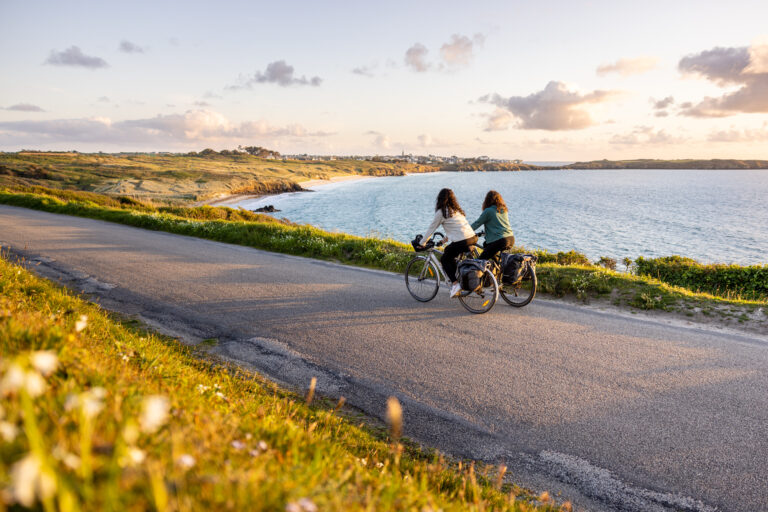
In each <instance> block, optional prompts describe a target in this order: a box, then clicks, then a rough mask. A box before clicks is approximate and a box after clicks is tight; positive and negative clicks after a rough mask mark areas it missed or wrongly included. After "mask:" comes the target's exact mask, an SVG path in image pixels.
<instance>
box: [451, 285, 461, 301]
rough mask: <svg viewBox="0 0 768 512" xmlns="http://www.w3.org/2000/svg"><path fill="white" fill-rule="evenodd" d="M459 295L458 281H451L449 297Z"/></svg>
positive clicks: (459, 286)
mask: <svg viewBox="0 0 768 512" xmlns="http://www.w3.org/2000/svg"><path fill="white" fill-rule="evenodd" d="M459 295H461V285H460V284H459V283H453V286H451V298H454V297H458V296H459Z"/></svg>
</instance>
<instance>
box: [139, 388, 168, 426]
mask: <svg viewBox="0 0 768 512" xmlns="http://www.w3.org/2000/svg"><path fill="white" fill-rule="evenodd" d="M168 407H169V404H168V399H167V398H166V397H164V396H161V395H152V396H148V397H146V398H144V401H143V402H142V406H141V416H139V425H140V426H141V431H142V432H144V433H145V434H154V433H155V432H157V430H158V429H159V428H160V427H162V426H163V425H164V424H165V422H166V420H167V419H168Z"/></svg>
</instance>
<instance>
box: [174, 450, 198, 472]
mask: <svg viewBox="0 0 768 512" xmlns="http://www.w3.org/2000/svg"><path fill="white" fill-rule="evenodd" d="M176 465H177V466H179V467H180V468H182V469H189V468H191V467H193V466H194V465H195V458H194V457H193V456H191V455H189V454H188V453H185V454H183V455H179V457H178V458H177V459H176Z"/></svg>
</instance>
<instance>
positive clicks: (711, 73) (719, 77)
mask: <svg viewBox="0 0 768 512" xmlns="http://www.w3.org/2000/svg"><path fill="white" fill-rule="evenodd" d="M767 59H768V45H766V44H765V43H762V42H758V43H755V44H753V45H752V46H751V47H738V48H721V47H717V48H713V49H711V50H706V51H703V52H700V53H697V54H694V55H688V56H686V57H684V58H682V59H681V60H680V63H679V64H678V69H679V70H680V72H681V73H683V74H685V75H695V76H700V77H702V78H705V79H707V80H709V81H711V82H714V83H715V84H717V85H719V86H720V87H728V86H734V85H736V86H739V88H738V89H737V90H735V91H731V92H727V93H725V94H723V95H721V96H719V97H710V96H707V97H705V98H704V99H703V100H701V101H700V102H698V103H696V104H690V105H687V106H686V105H681V110H680V114H681V115H684V116H691V117H726V116H732V115H735V114H740V113H766V112H768V62H766V60H767Z"/></svg>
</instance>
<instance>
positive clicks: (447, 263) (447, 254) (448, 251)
mask: <svg viewBox="0 0 768 512" xmlns="http://www.w3.org/2000/svg"><path fill="white" fill-rule="evenodd" d="M476 243H477V237H476V236H473V237H472V238H467V239H466V240H459V241H458V242H452V243H450V244H448V245H447V246H446V247H445V251H444V252H443V255H442V257H441V258H440V263H442V264H443V270H445V275H447V276H448V279H450V280H451V281H456V256H458V255H459V254H461V253H463V252H467V251H468V250H469V247H470V246H472V245H475V244H476Z"/></svg>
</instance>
